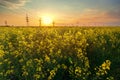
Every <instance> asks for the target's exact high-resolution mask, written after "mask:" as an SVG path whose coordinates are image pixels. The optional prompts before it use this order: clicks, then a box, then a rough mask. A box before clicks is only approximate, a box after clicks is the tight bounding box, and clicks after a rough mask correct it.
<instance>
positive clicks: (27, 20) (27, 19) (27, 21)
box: [26, 14, 29, 26]
mask: <svg viewBox="0 0 120 80" xmlns="http://www.w3.org/2000/svg"><path fill="white" fill-rule="evenodd" d="M26 23H27V26H29V18H28V15H27V14H26Z"/></svg>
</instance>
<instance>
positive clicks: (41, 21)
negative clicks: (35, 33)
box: [39, 18, 42, 27]
mask: <svg viewBox="0 0 120 80" xmlns="http://www.w3.org/2000/svg"><path fill="white" fill-rule="evenodd" d="M41 22H42V20H41V18H40V19H39V26H40V27H41V26H42V25H41Z"/></svg>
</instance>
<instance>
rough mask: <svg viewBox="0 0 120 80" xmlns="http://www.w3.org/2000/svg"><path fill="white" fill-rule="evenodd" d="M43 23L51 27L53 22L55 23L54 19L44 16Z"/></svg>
mask: <svg viewBox="0 0 120 80" xmlns="http://www.w3.org/2000/svg"><path fill="white" fill-rule="evenodd" d="M42 21H43V24H44V25H47V26H48V25H51V24H52V22H53V20H52V18H51V17H49V16H43V17H42Z"/></svg>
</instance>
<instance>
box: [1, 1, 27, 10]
mask: <svg viewBox="0 0 120 80" xmlns="http://www.w3.org/2000/svg"><path fill="white" fill-rule="evenodd" d="M28 1H29V0H0V6H2V7H5V8H8V9H18V8H19V7H22V6H24V5H25V3H26V2H28Z"/></svg>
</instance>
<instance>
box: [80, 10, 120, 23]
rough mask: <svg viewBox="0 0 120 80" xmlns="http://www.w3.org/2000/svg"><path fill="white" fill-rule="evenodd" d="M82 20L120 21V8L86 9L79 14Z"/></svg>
mask: <svg viewBox="0 0 120 80" xmlns="http://www.w3.org/2000/svg"><path fill="white" fill-rule="evenodd" d="M78 20H80V21H82V22H111V23H112V22H120V10H108V11H104V10H97V9H86V10H85V11H83V13H82V14H81V15H80V16H79V18H78Z"/></svg>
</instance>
